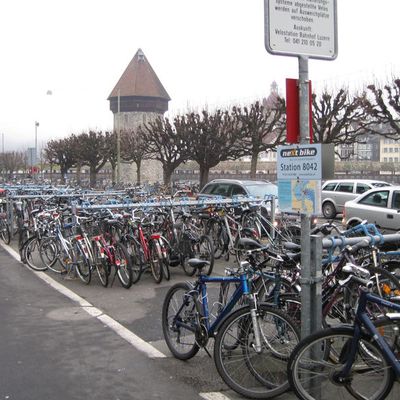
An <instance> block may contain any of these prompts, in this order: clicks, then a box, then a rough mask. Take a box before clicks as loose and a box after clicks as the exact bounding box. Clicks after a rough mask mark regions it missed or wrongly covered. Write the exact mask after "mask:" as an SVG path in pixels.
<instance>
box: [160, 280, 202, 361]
mask: <svg viewBox="0 0 400 400" xmlns="http://www.w3.org/2000/svg"><path fill="white" fill-rule="evenodd" d="M191 290H192V287H191V285H190V284H189V283H185V282H179V283H176V284H175V285H173V286H171V288H170V289H169V290H168V292H167V294H166V296H165V299H164V302H163V307H162V320H161V322H162V329H163V334H164V339H165V342H166V344H167V346H168V348H169V350H170V351H171V353H172V354H173V356H174V357H175V358H177V359H179V360H189V359H190V358H192V357H194V356H195V355H196V354H197V353H198V351H199V349H200V347H199V345H198V344H197V341H196V334H195V330H196V325H197V321H198V319H197V316H196V305H195V304H194V302H195V301H196V300H195V299H194V297H193V295H192V294H187V293H189V292H191ZM184 303H186V304H184ZM181 307H182V309H181V313H180V315H177V313H178V311H179V309H180V308H181ZM175 319H176V320H178V321H179V322H182V323H185V324H187V325H188V326H191V327H193V329H192V330H189V329H185V327H184V326H177V325H176V324H175V322H174V321H175Z"/></svg>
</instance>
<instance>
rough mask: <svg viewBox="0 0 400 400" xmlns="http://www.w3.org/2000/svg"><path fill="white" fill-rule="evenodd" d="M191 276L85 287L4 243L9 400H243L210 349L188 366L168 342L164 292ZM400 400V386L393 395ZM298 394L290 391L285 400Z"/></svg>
mask: <svg viewBox="0 0 400 400" xmlns="http://www.w3.org/2000/svg"><path fill="white" fill-rule="evenodd" d="M12 245H13V246H12V247H14V248H15V243H12ZM227 265H233V262H225V261H218V262H217V263H216V266H215V273H217V274H222V273H223V270H224V268H225V266H227ZM188 279H190V278H188V277H187V276H186V275H185V274H184V272H183V270H182V269H181V267H176V268H172V279H171V281H169V282H168V281H163V282H162V283H161V284H159V285H157V284H155V282H154V280H153V279H152V277H151V275H150V274H147V273H145V274H144V275H143V276H142V278H141V280H140V281H139V282H138V283H137V284H135V285H133V286H132V287H131V288H130V289H129V290H127V289H124V288H123V287H122V286H121V285H120V284H119V282H118V280H117V279H116V280H115V282H114V284H113V286H112V287H108V288H103V287H102V286H101V285H100V282H99V281H98V280H97V279H96V278H94V279H93V281H92V282H91V283H90V285H87V286H86V285H84V284H83V283H82V282H81V281H80V280H78V279H77V280H72V281H70V280H65V279H64V278H63V277H62V276H60V275H57V274H55V273H52V272H51V271H49V272H45V273H33V271H32V270H30V269H29V268H28V267H26V266H24V265H23V264H21V263H20V262H18V261H16V260H15V259H14V258H13V257H12V256H11V255H10V254H9V253H8V252H6V251H5V250H3V249H2V248H1V247H0V288H1V290H0V315H1V319H2V322H1V325H0V326H1V328H0V337H1V339H2V340H1V341H0V360H1V363H0V400H1V399H9V400H14V399H15V400H27V399H28V400H31V399H32V400H36V399H37V400H39V399H40V400H47V399H49V400H50V399H60V400H64V399H65V400H67V399H69V400H70V399H85V400H86V399H96V400H103V399H104V400H110V399H113V400H125V399H157V398H161V397H162V398H170V399H177V400H180V399H185V400H188V399H198V398H203V399H208V400H229V399H231V400H236V399H240V398H242V397H241V396H239V395H238V394H236V393H235V392H233V391H231V390H229V389H228V388H227V386H226V385H225V384H224V382H223V381H222V380H221V378H220V377H219V375H218V373H217V371H216V369H215V366H214V363H213V360H212V359H210V358H209V357H208V356H207V354H206V352H205V351H201V352H200V353H199V354H198V355H196V356H195V357H194V358H193V359H191V360H189V361H187V362H182V361H179V360H176V359H175V358H174V357H172V355H171V354H170V352H169V351H168V349H167V347H166V345H165V342H164V340H163V335H162V328H161V309H162V303H163V299H164V296H165V294H166V292H167V290H168V288H169V287H170V286H171V285H172V284H173V283H175V282H178V281H186V280H188ZM74 296H75V297H74ZM141 341H142V342H143V343H142V344H140V343H141ZM211 345H212V343H211ZM143 346H144V347H143ZM146 346H148V348H146ZM138 348H141V349H142V350H138ZM149 349H150V350H151V349H154V351H155V352H156V355H155V356H154V357H153V356H152V354H151V351H150V352H149V351H148V350H149ZM399 397H400V390H399V385H397V386H396V388H395V390H394V391H393V392H392V394H391V397H390V399H398V398H399ZM294 398H295V396H294V395H293V394H292V393H290V392H289V393H286V394H284V395H282V396H279V397H277V398H276V399H278V400H288V399H294Z"/></svg>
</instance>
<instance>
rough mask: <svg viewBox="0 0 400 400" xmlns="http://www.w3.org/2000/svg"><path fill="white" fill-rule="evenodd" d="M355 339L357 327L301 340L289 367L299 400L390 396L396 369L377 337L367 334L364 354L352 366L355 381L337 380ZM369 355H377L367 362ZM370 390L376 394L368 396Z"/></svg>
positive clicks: (288, 371) (378, 399) (364, 336)
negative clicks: (388, 362)
mask: <svg viewBox="0 0 400 400" xmlns="http://www.w3.org/2000/svg"><path fill="white" fill-rule="evenodd" d="M353 336H354V328H352V327H335V328H329V329H325V330H322V331H319V332H316V333H314V334H312V335H310V336H307V337H306V338H304V339H303V340H301V341H300V343H299V344H298V345H297V346H296V347H295V349H294V350H293V352H292V354H291V356H290V358H289V362H288V366H287V373H288V378H289V382H290V385H291V388H292V390H293V391H294V393H295V394H296V396H297V397H298V398H299V399H303V400H312V399H314V398H318V399H319V400H324V399H332V394H333V393H334V398H340V399H353V398H354V397H356V396H359V397H357V398H364V399H369V400H381V399H385V398H386V397H387V395H388V394H389V392H390V391H391V389H392V386H393V383H394V375H393V370H392V369H391V368H390V367H389V366H388V364H387V362H386V360H385V357H384V355H383V354H382V352H381V350H380V349H379V347H378V346H377V345H376V344H375V342H373V338H372V337H371V336H370V335H367V334H365V333H362V335H361V338H360V341H361V344H362V345H361V346H360V348H361V349H362V351H360V352H359V354H358V355H357V356H356V359H355V362H356V363H355V365H353V366H352V370H351V379H347V380H346V383H347V384H344V383H342V384H339V383H338V382H336V381H334V373H335V372H337V371H340V369H341V365H344V362H345V361H346V356H347V355H348V354H349V353H350V352H349V346H350V345H351V342H350V340H351V339H352V338H353ZM366 349H367V350H368V351H365V350H366ZM374 354H375V355H374ZM368 355H374V356H373V357H370V359H367V357H368ZM379 368H380V369H379ZM373 374H376V376H374V375H373ZM311 382H312V384H311ZM367 391H368V392H369V391H371V392H372V393H368V394H367V393H366V392H367Z"/></svg>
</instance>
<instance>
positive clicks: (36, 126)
mask: <svg viewBox="0 0 400 400" xmlns="http://www.w3.org/2000/svg"><path fill="white" fill-rule="evenodd" d="M38 126H39V122H37V121H35V162H34V164H35V166H36V163H37V128H38ZM32 164H33V162H32Z"/></svg>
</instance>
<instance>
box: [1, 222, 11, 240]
mask: <svg viewBox="0 0 400 400" xmlns="http://www.w3.org/2000/svg"><path fill="white" fill-rule="evenodd" d="M0 236H1V239H2V240H3V242H4V243H5V244H10V242H11V233H10V227H9V226H8V224H7V222H6V221H4V220H3V221H2V222H1V223H0Z"/></svg>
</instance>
